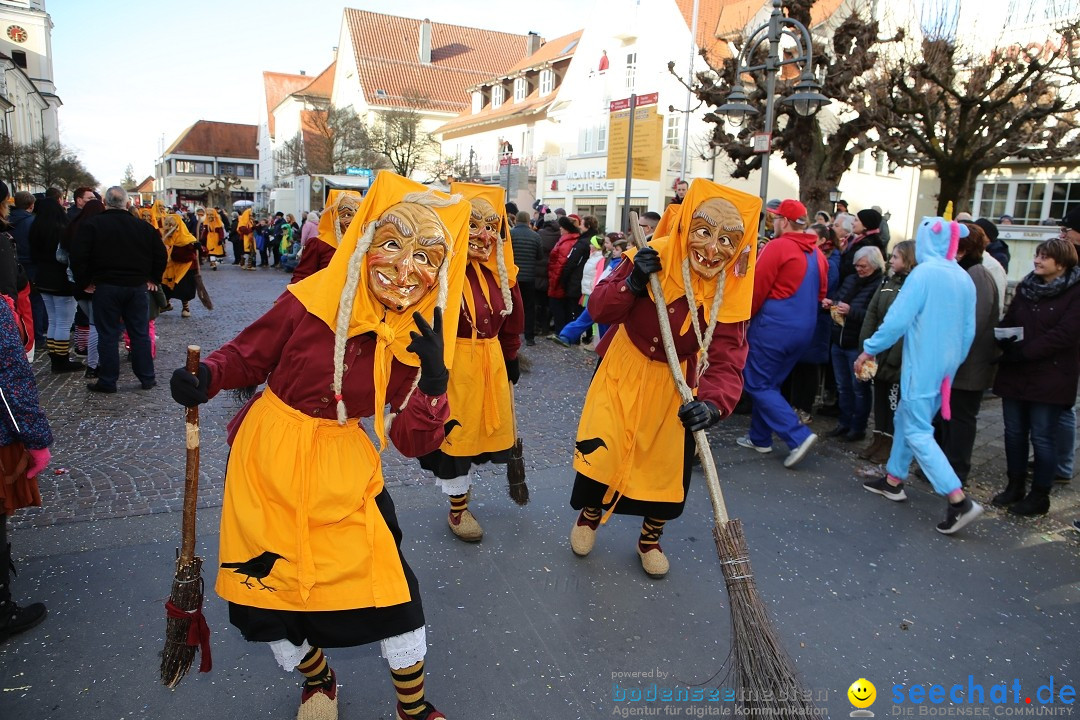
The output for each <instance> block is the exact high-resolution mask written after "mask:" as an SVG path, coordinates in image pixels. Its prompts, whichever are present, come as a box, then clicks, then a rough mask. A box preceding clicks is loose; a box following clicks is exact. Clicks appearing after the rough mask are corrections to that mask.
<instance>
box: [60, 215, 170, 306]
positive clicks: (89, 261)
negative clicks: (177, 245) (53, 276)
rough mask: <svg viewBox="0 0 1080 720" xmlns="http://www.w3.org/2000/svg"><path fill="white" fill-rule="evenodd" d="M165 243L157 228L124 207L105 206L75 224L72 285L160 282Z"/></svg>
mask: <svg viewBox="0 0 1080 720" xmlns="http://www.w3.org/2000/svg"><path fill="white" fill-rule="evenodd" d="M165 261H166V257H165V244H164V243H163V242H162V241H161V235H160V233H158V231H157V229H156V228H154V226H153V225H151V224H150V223H148V222H145V221H143V220H140V219H139V218H137V217H135V216H133V215H132V214H131V213H129V212H127V211H126V210H118V209H116V208H109V209H107V210H105V212H103V213H101V214H100V215H98V216H97V217H93V218H91V219H89V220H87V221H86V222H84V223H82V224H81V225H80V226H79V230H78V232H77V233H76V235H75V239H74V243H73V246H72V247H71V271H72V272H73V273H74V274H75V285H76V287H78V288H85V287H86V286H87V285H89V284H90V283H94V284H105V285H121V286H124V287H135V286H137V285H142V284H144V283H147V282H153V283H160V282H161V274H162V273H163V272H165Z"/></svg>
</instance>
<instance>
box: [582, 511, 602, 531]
mask: <svg viewBox="0 0 1080 720" xmlns="http://www.w3.org/2000/svg"><path fill="white" fill-rule="evenodd" d="M578 525H587V526H589V527H590V528H592V529H593V530H595V529H596V528H598V527H599V526H600V508H591V507H587V508H582V509H581V515H580V516H579V517H578Z"/></svg>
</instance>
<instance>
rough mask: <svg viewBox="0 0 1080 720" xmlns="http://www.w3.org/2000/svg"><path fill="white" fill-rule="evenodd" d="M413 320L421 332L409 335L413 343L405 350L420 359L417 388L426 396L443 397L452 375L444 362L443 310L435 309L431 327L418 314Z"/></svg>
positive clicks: (414, 315) (414, 314)
mask: <svg viewBox="0 0 1080 720" xmlns="http://www.w3.org/2000/svg"><path fill="white" fill-rule="evenodd" d="M413 320H414V321H415V322H416V329H417V330H419V331H420V332H410V333H409V336H410V337H412V342H411V343H409V346H408V347H407V348H405V349H406V350H408V351H409V352H411V353H416V356H417V357H419V358H420V383H419V384H418V385H417V387H418V388H420V392H422V393H424V394H425V395H442V394H443V393H445V392H446V383H447V382H448V381H449V380H450V373H448V372H447V371H446V363H445V362H443V336H442V309H441V308H438V307H437V308H435V314H434V315H433V316H432V319H431V324H430V325H428V324H427V321H426V320H424V316H423V315H421V314H420V313H418V312H414V313H413Z"/></svg>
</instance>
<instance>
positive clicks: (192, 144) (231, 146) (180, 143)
mask: <svg viewBox="0 0 1080 720" xmlns="http://www.w3.org/2000/svg"><path fill="white" fill-rule="evenodd" d="M258 136H259V128H258V127H256V126H255V125H240V124H238V123H225V122H215V121H213V120H200V121H198V122H197V123H195V124H194V125H192V126H191V127H189V128H188V129H187V130H185V131H184V132H182V133H181V134H180V137H178V138H177V139H176V142H174V143H173V144H172V145H170V146H169V149H168V150H166V151H165V154H166V155H171V154H183V155H202V156H204V157H215V156H216V157H235V158H245V159H251V160H257V159H258V158H259V150H258V147H257V143H258Z"/></svg>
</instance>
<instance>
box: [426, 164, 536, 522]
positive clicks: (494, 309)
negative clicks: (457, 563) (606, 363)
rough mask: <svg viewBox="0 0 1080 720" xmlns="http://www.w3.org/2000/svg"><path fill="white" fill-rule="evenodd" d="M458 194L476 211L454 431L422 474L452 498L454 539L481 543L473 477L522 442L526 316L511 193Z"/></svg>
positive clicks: (467, 189) (459, 189)
mask: <svg viewBox="0 0 1080 720" xmlns="http://www.w3.org/2000/svg"><path fill="white" fill-rule="evenodd" d="M450 191H451V192H454V193H461V194H462V195H463V196H464V197H465V198H466V199H468V200H469V202H470V204H471V206H472V207H471V212H470V215H469V263H468V267H467V269H466V271H465V277H466V283H465V286H464V288H463V294H462V295H461V296H460V298H461V299H460V301H459V304H460V318H459V320H458V324H457V338H456V339H455V340H454V343H453V347H454V371H453V373H451V375H450V387H449V389H448V391H447V394H448V397H449V399H450V420H449V422H448V423H447V428H449V429H448V430H447V433H446V438H445V439H444V440H443V443H442V445H441V446H440V447H439V449H438V450H435V451H434V452H432V453H429V454H427V455H424V456H422V457H421V458H420V466H421V467H423V468H424V469H425V470H429V471H431V472H432V473H434V474H435V477H436V482H437V484H438V485H439V486H440V488H441V489H442V491H443V492H444V493H446V494H447V495H449V496H450V513H449V515H448V516H447V522H448V524H449V526H450V530H451V532H453V533H454V536H455V537H458V538H460V539H462V540H464V541H466V542H477V541H479V540H480V539H481V538H482V537H483V536H484V530H483V528H481V526H480V523H479V522H478V521H477V520H476V518H475V517H474V516H473V514H472V512H471V511H470V510H469V505H468V492H469V488H470V487H471V486H472V476H471V474H470V470H471V469H472V467H473V466H474V465H481V464H483V463H487V462H493V463H501V464H505V463H506V462H507V461H508V460H509V457H510V450H511V448H513V447H514V443H515V441H516V439H517V438H516V433H515V425H514V407H513V399H512V397H511V389H510V383H515V384H516V383H517V381H518V377H519V375H520V369H519V366H518V349H519V348H520V347H521V333H522V332H523V331H524V329H525V313H524V309H523V308H522V304H521V291H520V290H519V289H518V287H517V266H516V265H514V256H513V251H512V248H511V245H510V243H509V242H507V239H508V238H509V230H508V227H507V222H506V210H505V202H504V198H505V195H504V192H503V189H502V188H501V187H498V186H493V185H476V184H472V183H452V184H451V185H450ZM452 306H453V304H452V303H451V305H450V307H448V308H447V310H448V313H449V312H453V310H452Z"/></svg>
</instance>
